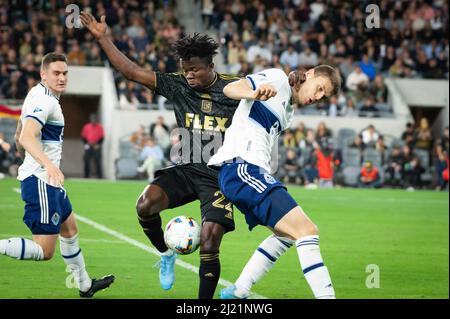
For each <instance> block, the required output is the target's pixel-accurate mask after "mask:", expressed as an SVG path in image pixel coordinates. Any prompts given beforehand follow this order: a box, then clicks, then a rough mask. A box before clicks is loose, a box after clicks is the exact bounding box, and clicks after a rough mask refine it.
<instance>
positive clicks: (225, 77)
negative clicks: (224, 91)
mask: <svg viewBox="0 0 450 319" xmlns="http://www.w3.org/2000/svg"><path fill="white" fill-rule="evenodd" d="M217 76H218V77H219V80H222V81H225V82H234V81H237V80H240V79H241V78H240V77H239V76H237V75H231V74H225V73H217Z"/></svg>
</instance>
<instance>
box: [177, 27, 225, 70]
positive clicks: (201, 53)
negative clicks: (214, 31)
mask: <svg viewBox="0 0 450 319" xmlns="http://www.w3.org/2000/svg"><path fill="white" fill-rule="evenodd" d="M218 48H219V44H218V43H217V42H216V41H215V40H214V39H213V38H211V37H209V36H208V35H206V34H200V33H194V35H192V36H190V35H187V36H185V37H184V38H181V39H179V40H178V41H176V42H175V43H174V44H173V45H172V51H173V52H174V54H175V57H176V58H177V60H179V59H182V60H190V59H191V58H194V57H198V58H200V59H202V60H203V61H204V62H205V63H206V64H210V63H212V61H213V57H214V56H215V55H216V54H217V49H218Z"/></svg>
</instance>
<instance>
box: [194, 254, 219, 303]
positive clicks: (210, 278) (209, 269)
mask: <svg viewBox="0 0 450 319" xmlns="http://www.w3.org/2000/svg"><path fill="white" fill-rule="evenodd" d="M198 274H199V277H200V287H199V290H198V299H212V298H213V297H214V292H215V291H216V287H217V283H218V282H219V277H220V260H219V252H218V251H216V252H200V269H199V272H198Z"/></svg>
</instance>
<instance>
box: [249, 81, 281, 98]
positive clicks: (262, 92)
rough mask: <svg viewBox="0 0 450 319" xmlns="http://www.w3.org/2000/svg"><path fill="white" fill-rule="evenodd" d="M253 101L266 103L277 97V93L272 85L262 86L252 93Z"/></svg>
mask: <svg viewBox="0 0 450 319" xmlns="http://www.w3.org/2000/svg"><path fill="white" fill-rule="evenodd" d="M254 92H255V93H254V96H253V99H254V100H259V101H267V100H268V99H270V98H271V97H274V96H275V95H277V91H276V90H275V88H274V87H273V86H272V85H269V84H262V85H260V86H259V87H258V88H257V89H256V90H255V91H254Z"/></svg>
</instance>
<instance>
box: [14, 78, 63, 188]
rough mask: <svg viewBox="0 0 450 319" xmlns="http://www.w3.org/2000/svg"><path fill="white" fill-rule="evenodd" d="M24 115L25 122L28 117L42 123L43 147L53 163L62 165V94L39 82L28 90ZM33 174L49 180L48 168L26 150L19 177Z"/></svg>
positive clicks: (23, 108) (23, 107)
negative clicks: (56, 93) (54, 92)
mask: <svg viewBox="0 0 450 319" xmlns="http://www.w3.org/2000/svg"><path fill="white" fill-rule="evenodd" d="M20 119H21V121H22V124H24V123H25V121H37V122H39V123H40V124H41V125H42V129H41V135H40V142H41V144H42V149H43V150H44V153H45V154H46V155H47V156H48V158H49V159H50V160H51V161H52V163H53V164H55V166H57V167H59V165H60V162H61V152H62V142H63V131H64V116H63V113H62V110H61V105H60V104H59V100H58V97H57V96H56V95H54V94H53V93H52V92H51V91H50V90H49V89H48V88H47V87H45V86H44V85H43V84H42V83H39V84H38V85H36V86H34V87H33V88H32V89H31V90H30V92H28V94H27V97H26V98H25V101H24V103H23V106H22V115H21V117H20ZM31 175H35V176H36V177H38V178H39V179H41V180H43V181H45V182H46V183H49V181H48V176H47V172H46V171H45V169H44V168H43V167H42V166H41V165H40V164H39V163H38V162H36V160H35V159H34V158H33V157H32V156H31V155H30V154H29V153H28V152H26V153H25V160H24V161H23V164H22V165H20V167H19V176H18V177H17V179H18V180H20V181H23V180H24V179H26V178H27V177H29V176H31Z"/></svg>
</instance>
